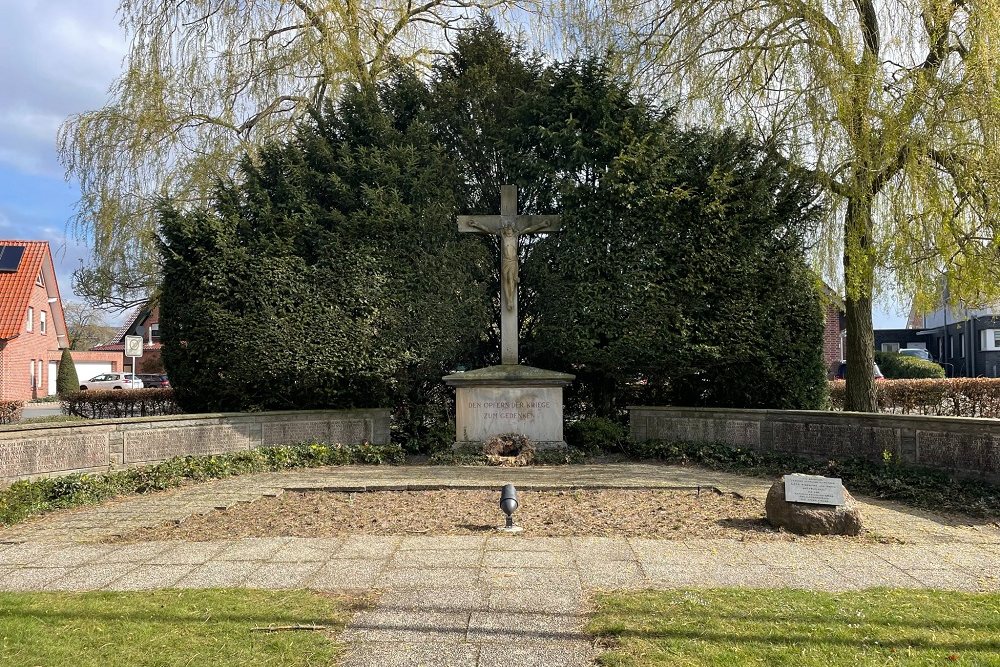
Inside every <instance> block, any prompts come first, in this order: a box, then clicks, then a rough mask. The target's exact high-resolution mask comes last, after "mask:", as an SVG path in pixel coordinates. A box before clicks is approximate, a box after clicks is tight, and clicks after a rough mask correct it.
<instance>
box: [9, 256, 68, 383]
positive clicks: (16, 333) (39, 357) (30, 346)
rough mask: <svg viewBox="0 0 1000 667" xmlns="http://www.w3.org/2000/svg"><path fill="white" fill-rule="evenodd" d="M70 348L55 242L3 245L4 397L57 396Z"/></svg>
mask: <svg viewBox="0 0 1000 667" xmlns="http://www.w3.org/2000/svg"><path fill="white" fill-rule="evenodd" d="M68 346H69V338H68V337H67V335H66V320H65V319H64V317H63V311H62V301H60V299H59V286H58V285H57V284H56V274H55V268H54V266H53V264H52V254H51V252H50V251H49V244H48V243H47V242H45V241H0V399H2V400H8V401H12V400H28V399H31V398H38V397H39V396H45V395H47V394H49V393H55V374H56V372H57V370H58V364H59V358H60V356H61V354H62V350H63V348H65V347H68ZM50 389H51V391H50Z"/></svg>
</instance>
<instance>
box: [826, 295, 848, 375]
mask: <svg viewBox="0 0 1000 667" xmlns="http://www.w3.org/2000/svg"><path fill="white" fill-rule="evenodd" d="M820 292H821V293H822V295H823V361H824V363H825V364H826V371H827V376H828V377H833V376H834V374H835V373H836V372H837V368H838V367H839V366H840V362H841V361H843V360H844V355H845V354H846V353H847V349H846V342H847V323H846V322H845V321H844V300H843V299H841V298H840V295H839V294H837V292H836V291H834V289H833V288H832V287H830V286H829V285H827V284H826V283H822V284H821V290H820Z"/></svg>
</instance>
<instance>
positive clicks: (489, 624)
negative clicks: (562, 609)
mask: <svg viewBox="0 0 1000 667" xmlns="http://www.w3.org/2000/svg"><path fill="white" fill-rule="evenodd" d="M582 627H583V624H582V623H581V622H580V619H579V617H577V615H576V614H540V613H512V612H495V611H490V612H472V615H471V617H470V618H469V634H468V641H470V642H478V643H481V644H493V643H508V644H509V643H514V644H520V643H522V642H536V641H546V642H548V641H553V642H564V641H588V640H589V639H590V638H589V637H588V636H587V635H585V634H584V633H583V632H582V630H581V628H582Z"/></svg>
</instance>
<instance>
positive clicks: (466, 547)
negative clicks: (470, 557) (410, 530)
mask: <svg viewBox="0 0 1000 667" xmlns="http://www.w3.org/2000/svg"><path fill="white" fill-rule="evenodd" d="M485 547H486V537H485V536H477V535H436V536H434V537H425V536H419V537H404V538H403V539H402V540H400V542H399V549H400V550H401V551H410V550H418V551H426V550H431V551H456V550H458V551H470V550H472V551H481V550H482V549H484V548H485Z"/></svg>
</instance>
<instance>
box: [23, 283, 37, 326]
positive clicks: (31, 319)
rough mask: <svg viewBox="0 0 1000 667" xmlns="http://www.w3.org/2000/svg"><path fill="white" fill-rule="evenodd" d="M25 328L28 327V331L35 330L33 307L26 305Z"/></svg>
mask: <svg viewBox="0 0 1000 667" xmlns="http://www.w3.org/2000/svg"><path fill="white" fill-rule="evenodd" d="M22 284H23V283H22ZM27 329H28V331H34V330H35V309H34V308H32V307H31V306H28V324H27Z"/></svg>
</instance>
